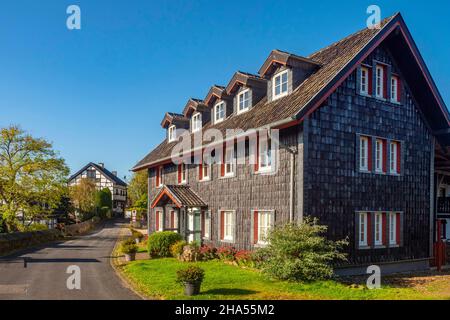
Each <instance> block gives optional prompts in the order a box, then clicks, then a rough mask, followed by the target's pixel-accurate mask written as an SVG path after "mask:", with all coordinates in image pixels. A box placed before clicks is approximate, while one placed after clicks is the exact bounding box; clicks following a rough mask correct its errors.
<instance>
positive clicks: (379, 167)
mask: <svg viewBox="0 0 450 320" xmlns="http://www.w3.org/2000/svg"><path fill="white" fill-rule="evenodd" d="M383 146H384V143H383V140H381V139H377V140H376V142H375V171H376V172H383V156H384V155H383V152H384V147H383Z"/></svg>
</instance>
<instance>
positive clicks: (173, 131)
mask: <svg viewBox="0 0 450 320" xmlns="http://www.w3.org/2000/svg"><path fill="white" fill-rule="evenodd" d="M168 131H169V133H168V138H169V142H173V141H175V140H177V127H176V126H175V125H173V126H170V127H169V129H168Z"/></svg>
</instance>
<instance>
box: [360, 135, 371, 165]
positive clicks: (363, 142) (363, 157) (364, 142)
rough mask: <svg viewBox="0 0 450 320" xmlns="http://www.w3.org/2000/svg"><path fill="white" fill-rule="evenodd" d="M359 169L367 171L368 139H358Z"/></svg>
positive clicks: (361, 137)
mask: <svg viewBox="0 0 450 320" xmlns="http://www.w3.org/2000/svg"><path fill="white" fill-rule="evenodd" d="M359 169H360V170H362V171H368V170H369V138H368V137H364V136H360V137H359Z"/></svg>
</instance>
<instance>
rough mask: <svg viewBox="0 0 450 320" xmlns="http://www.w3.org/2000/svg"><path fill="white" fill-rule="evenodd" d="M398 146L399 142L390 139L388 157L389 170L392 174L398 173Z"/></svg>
mask: <svg viewBox="0 0 450 320" xmlns="http://www.w3.org/2000/svg"><path fill="white" fill-rule="evenodd" d="M398 148H399V143H398V142H395V141H391V143H390V147H389V150H390V157H389V171H390V172H391V173H394V174H398V173H399V170H398V169H399V168H398V166H397V163H398Z"/></svg>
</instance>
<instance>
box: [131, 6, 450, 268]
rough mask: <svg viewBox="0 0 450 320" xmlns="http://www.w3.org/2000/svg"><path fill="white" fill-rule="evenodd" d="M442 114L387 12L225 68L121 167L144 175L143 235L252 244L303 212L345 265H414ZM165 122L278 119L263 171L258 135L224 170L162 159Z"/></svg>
mask: <svg viewBox="0 0 450 320" xmlns="http://www.w3.org/2000/svg"><path fill="white" fill-rule="evenodd" d="M449 120H450V117H449V113H448V111H447V108H446V106H445V104H444V102H443V100H442V98H441V96H440V94H439V92H438V89H437V88H436V86H435V84H434V82H433V80H432V78H431V75H430V74H429V72H428V69H427V67H426V65H425V63H424V61H423V59H422V57H421V55H420V53H419V51H418V49H417V47H416V45H415V43H414V41H413V39H412V37H411V34H410V32H409V31H408V28H407V27H406V25H405V23H404V21H403V19H402V17H401V15H400V14H396V15H394V16H392V17H390V18H388V19H386V20H384V21H383V22H382V24H381V29H374V30H370V29H364V30H362V31H359V32H357V33H355V34H353V35H351V36H349V37H347V38H345V39H343V40H341V41H339V42H336V43H334V44H332V45H330V46H328V47H326V48H324V49H322V50H320V51H318V52H316V53H314V54H312V55H310V56H308V57H301V56H297V55H294V54H290V53H287V52H283V51H280V50H274V51H272V53H271V54H270V56H269V57H268V58H267V60H266V61H265V62H264V64H263V65H262V67H261V69H260V71H259V74H258V75H253V74H248V73H244V72H237V73H236V74H235V75H234V76H233V78H232V79H231V81H230V83H229V84H228V85H227V86H226V87H222V86H217V85H215V86H213V87H212V88H211V89H210V90H209V92H208V94H207V96H206V97H205V98H204V99H203V100H200V99H190V100H189V101H188V103H187V105H186V107H185V108H184V111H183V114H174V113H167V114H166V116H165V117H164V119H163V122H162V127H163V128H165V129H167V139H166V140H165V141H163V142H162V143H161V144H160V145H159V146H157V147H156V148H155V149H154V150H153V151H152V152H150V154H148V155H147V156H146V157H145V158H144V159H142V160H141V161H140V162H139V163H138V164H137V165H136V166H135V167H134V168H133V170H134V171H140V170H148V173H149V187H150V189H149V199H150V201H149V207H150V208H149V220H148V221H149V232H156V231H161V230H174V231H177V232H180V233H182V234H183V235H184V236H186V238H187V239H189V240H201V241H203V242H204V243H207V244H213V245H215V246H222V245H228V244H229V245H233V246H235V247H237V248H245V249H252V248H254V247H258V246H261V245H264V235H265V234H266V232H267V230H268V229H270V228H272V227H273V226H274V225H277V224H282V223H285V222H288V221H301V220H302V219H303V217H304V216H307V215H308V216H313V217H317V218H319V219H320V222H321V223H322V224H326V225H328V227H329V230H328V237H329V238H330V239H334V240H337V239H343V238H346V237H348V238H349V240H350V245H349V247H348V253H349V263H348V265H346V266H347V267H350V266H354V267H356V268H360V267H361V266H363V265H368V264H373V263H377V264H383V265H384V268H385V270H388V269H392V270H404V269H412V268H425V267H427V266H428V263H429V258H430V257H431V256H432V255H433V253H432V245H433V242H434V241H435V239H436V237H437V235H436V234H435V224H436V222H437V212H436V203H437V197H436V193H437V190H438V188H439V186H438V184H439V182H438V175H439V176H443V175H446V174H447V173H446V172H448V171H446V168H445V167H443V169H442V170H440V171H439V172H438V171H436V170H435V153H436V149H439V150H444V151H442V152H443V153H444V154H446V151H445V150H447V148H446V146H447V144H448V143H449V142H450V127H449V123H450V121H449ZM178 128H183V129H190V130H191V132H193V131H197V130H199V129H200V128H202V129H203V131H205V130H207V129H209V128H215V129H218V130H220V131H222V132H224V131H225V130H226V129H230V128H241V129H243V130H249V129H253V128H255V129H259V128H271V129H279V130H280V135H279V141H280V146H282V147H281V148H279V151H278V152H277V155H276V157H274V158H273V159H271V160H270V163H269V166H270V165H274V162H276V164H277V170H276V171H274V173H273V174H264V173H265V170H262V169H263V168H262V165H263V157H264V156H266V155H267V151H268V149H269V150H270V146H269V147H265V148H263V147H261V144H260V143H259V144H257V151H256V153H257V154H258V156H259V157H258V159H259V161H258V162H257V164H256V165H249V164H245V165H244V164H240V165H236V163H235V162H234V160H231V159H235V157H236V156H235V152H234V150H230V151H229V152H230V156H229V157H228V156H227V152H228V150H226V151H225V164H226V165H225V166H224V165H222V164H213V165H211V166H210V165H205V164H203V165H201V164H200V165H199V164H195V165H194V164H187V165H185V164H179V165H177V164H174V163H173V161H172V160H171V151H172V149H173V147H174V146H175V145H176V144H177V138H178V137H177V135H176V129H178ZM247 148H248V149H250V148H251V147H250V144H247ZM251 153H252V151H251V150H247V151H246V157H249V155H250V154H251ZM227 159H228V160H227ZM265 159H266V160H267V158H265ZM264 164H265V165H266V166H267V162H264ZM448 169H450V168H447V170H448ZM449 181H450V179H449ZM449 191H450V189H449ZM360 270H362V269H360ZM352 271H353V272H354V271H355V269H353V270H352Z"/></svg>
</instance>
